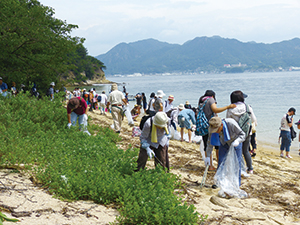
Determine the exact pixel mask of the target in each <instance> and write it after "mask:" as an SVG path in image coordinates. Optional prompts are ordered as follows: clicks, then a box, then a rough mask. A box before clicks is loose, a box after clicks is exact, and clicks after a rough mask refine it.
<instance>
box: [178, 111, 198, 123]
mask: <svg viewBox="0 0 300 225" xmlns="http://www.w3.org/2000/svg"><path fill="white" fill-rule="evenodd" d="M181 116H183V117H184V118H185V119H186V120H191V121H192V123H193V124H196V119H195V113H194V111H193V110H191V109H183V110H181V111H180V112H179V114H178V117H181Z"/></svg>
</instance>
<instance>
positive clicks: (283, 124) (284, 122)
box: [280, 114, 291, 131]
mask: <svg viewBox="0 0 300 225" xmlns="http://www.w3.org/2000/svg"><path fill="white" fill-rule="evenodd" d="M286 116H287V114H284V115H283V117H282V118H281V123H280V130H285V131H290V126H289V124H288V121H287V120H286ZM289 118H291V117H290V116H289ZM290 120H291V119H290Z"/></svg>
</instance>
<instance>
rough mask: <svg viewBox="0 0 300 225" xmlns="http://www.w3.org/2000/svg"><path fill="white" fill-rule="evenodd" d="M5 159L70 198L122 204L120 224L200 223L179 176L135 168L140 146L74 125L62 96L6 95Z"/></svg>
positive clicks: (1, 124) (1, 128)
mask: <svg viewBox="0 0 300 225" xmlns="http://www.w3.org/2000/svg"><path fill="white" fill-rule="evenodd" d="M0 104H1V109H2V113H1V115H0V132H1V136H0V141H1V142H2V143H3V144H2V147H1V149H0V163H1V164H5V165H11V164H21V163H23V164H26V165H27V168H28V169H30V171H31V172H32V173H34V175H35V176H36V178H37V179H38V180H39V181H40V182H42V183H43V185H44V187H45V188H48V190H49V191H50V192H51V193H53V194H55V195H56V196H58V197H62V198H65V199H70V200H79V199H82V200H93V201H95V202H96V203H103V204H110V203H112V202H115V203H117V204H118V205H119V206H120V208H119V211H120V217H118V218H117V221H118V222H119V223H120V224H196V223H197V222H199V218H198V216H199V215H198V213H197V212H195V207H194V206H193V205H190V206H189V205H187V204H186V203H182V201H181V199H180V198H178V197H177V196H178V193H177V194H176V193H175V188H178V187H180V183H179V180H178V178H177V177H176V176H175V175H173V174H171V173H166V172H165V171H164V170H163V169H162V168H156V169H153V170H142V171H140V172H136V173H135V172H133V171H134V169H135V168H136V158H137V155H138V149H134V148H129V149H127V150H126V151H124V150H121V149H118V148H117V147H116V142H117V141H120V138H119V136H118V135H117V134H115V133H114V132H113V131H112V130H110V129H108V128H103V127H99V126H94V125H93V126H89V130H90V132H91V133H92V134H93V133H97V135H95V136H94V135H92V136H88V135H86V134H84V133H83V132H79V131H78V127H72V128H71V129H68V128H67V126H66V124H67V112H66V109H65V108H64V107H62V103H61V98H60V97H57V98H56V99H55V100H54V101H49V100H48V99H42V100H37V99H35V98H30V97H29V94H24V95H18V96H17V97H15V98H14V97H12V98H3V97H0Z"/></svg>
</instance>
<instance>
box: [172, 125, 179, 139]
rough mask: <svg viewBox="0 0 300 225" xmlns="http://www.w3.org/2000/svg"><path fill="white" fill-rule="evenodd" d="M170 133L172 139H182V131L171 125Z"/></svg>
mask: <svg viewBox="0 0 300 225" xmlns="http://www.w3.org/2000/svg"><path fill="white" fill-rule="evenodd" d="M169 133H170V135H171V139H172V140H180V139H181V137H180V133H179V132H178V131H177V130H175V129H174V127H173V126H170V127H169Z"/></svg>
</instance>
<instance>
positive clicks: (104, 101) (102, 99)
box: [100, 94, 107, 104]
mask: <svg viewBox="0 0 300 225" xmlns="http://www.w3.org/2000/svg"><path fill="white" fill-rule="evenodd" d="M100 96H101V102H100V103H102V104H106V101H107V96H106V94H101V95H100Z"/></svg>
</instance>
